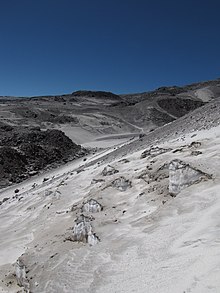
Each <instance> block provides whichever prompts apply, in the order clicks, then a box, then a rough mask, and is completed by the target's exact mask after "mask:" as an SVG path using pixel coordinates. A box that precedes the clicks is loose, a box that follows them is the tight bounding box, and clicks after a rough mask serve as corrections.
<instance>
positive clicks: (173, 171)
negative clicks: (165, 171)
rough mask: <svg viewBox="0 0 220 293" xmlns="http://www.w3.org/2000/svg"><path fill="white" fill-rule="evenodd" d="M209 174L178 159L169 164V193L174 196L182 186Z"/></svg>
mask: <svg viewBox="0 0 220 293" xmlns="http://www.w3.org/2000/svg"><path fill="white" fill-rule="evenodd" d="M208 177H209V176H208V175H207V174H205V173H203V172H202V171H200V170H197V169H195V168H193V167H191V166H190V165H189V164H187V163H185V162H183V161H180V160H178V159H176V160H173V161H171V162H170V165H169V193H170V194H171V195H173V196H176V195H177V194H178V193H179V192H180V191H181V190H183V189H184V188H186V187H188V186H190V185H192V184H194V183H197V182H199V181H201V180H202V179H207V178H208Z"/></svg>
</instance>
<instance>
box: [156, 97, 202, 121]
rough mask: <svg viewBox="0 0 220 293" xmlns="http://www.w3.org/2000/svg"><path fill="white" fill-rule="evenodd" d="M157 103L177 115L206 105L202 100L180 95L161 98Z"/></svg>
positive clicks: (179, 115)
mask: <svg viewBox="0 0 220 293" xmlns="http://www.w3.org/2000/svg"><path fill="white" fill-rule="evenodd" d="M157 103H158V105H159V106H160V107H161V108H162V109H164V110H165V111H167V112H168V113H169V114H171V115H173V116H175V117H181V116H183V115H185V114H187V113H189V112H190V111H193V110H195V109H196V108H199V107H201V106H203V105H205V103H204V102H202V101H197V100H193V99H183V98H178V97H175V98H166V99H159V100H158V101H157Z"/></svg>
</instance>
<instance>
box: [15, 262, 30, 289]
mask: <svg viewBox="0 0 220 293" xmlns="http://www.w3.org/2000/svg"><path fill="white" fill-rule="evenodd" d="M15 274H16V278H17V283H18V285H19V286H20V287H23V288H24V292H26V293H29V292H30V285H29V282H28V280H27V277H26V268H25V265H24V263H23V261H22V260H21V259H20V258H19V259H18V260H17V261H16V264H15Z"/></svg>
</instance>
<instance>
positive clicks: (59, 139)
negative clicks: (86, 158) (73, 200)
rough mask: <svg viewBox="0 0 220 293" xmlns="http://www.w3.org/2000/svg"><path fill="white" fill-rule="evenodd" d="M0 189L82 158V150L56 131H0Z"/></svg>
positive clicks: (18, 128) (22, 129)
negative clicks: (48, 168) (40, 171)
mask: <svg viewBox="0 0 220 293" xmlns="http://www.w3.org/2000/svg"><path fill="white" fill-rule="evenodd" d="M0 134H1V136H0V187H4V186H7V185H8V184H10V183H18V182H20V181H22V180H24V179H26V178H28V177H29V176H32V175H33V174H36V172H37V171H39V170H41V169H43V168H45V167H48V166H55V165H57V164H60V163H65V162H67V161H69V160H71V159H74V158H76V157H79V156H82V155H83V153H84V152H85V150H83V149H81V146H80V145H77V144H75V143H73V142H72V140H71V139H69V138H68V137H67V136H66V135H65V134H64V133H63V132H62V131H60V130H47V131H41V130H40V129H33V128H32V129H29V128H21V127H14V128H13V129H12V130H10V131H1V130H0Z"/></svg>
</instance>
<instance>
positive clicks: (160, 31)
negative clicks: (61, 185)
mask: <svg viewBox="0 0 220 293" xmlns="http://www.w3.org/2000/svg"><path fill="white" fill-rule="evenodd" d="M219 11H220V1H217V0H216V1H213V0H209V1H207V0H206V1H203V0H183V1H182V0H179V1H178V0H175V1H173V0H154V1H153V0H152V1H147V0H145V1H144V0H143V1H142V0H78V1H75V0H0V95H15V96H34V95H44V94H45V95H49V94H62V93H70V92H73V91H76V90H80V89H91V90H106V91H112V92H115V93H132V92H143V91H148V90H151V89H154V88H157V87H159V86H164V85H184V84H189V83H192V82H197V81H201V80H209V79H215V78H218V77H220V74H219V69H220V58H219V54H220V37H219V33H220V17H219Z"/></svg>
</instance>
